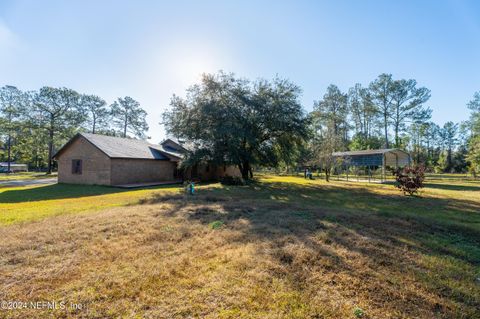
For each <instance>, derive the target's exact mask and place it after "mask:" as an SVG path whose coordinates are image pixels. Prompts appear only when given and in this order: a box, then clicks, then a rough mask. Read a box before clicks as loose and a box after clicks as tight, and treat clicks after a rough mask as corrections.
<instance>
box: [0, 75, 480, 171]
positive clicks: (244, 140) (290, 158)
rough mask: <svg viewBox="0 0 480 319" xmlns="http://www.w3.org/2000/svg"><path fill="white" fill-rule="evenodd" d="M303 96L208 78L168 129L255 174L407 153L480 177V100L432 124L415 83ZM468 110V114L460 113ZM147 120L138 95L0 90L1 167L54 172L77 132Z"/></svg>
mask: <svg viewBox="0 0 480 319" xmlns="http://www.w3.org/2000/svg"><path fill="white" fill-rule="evenodd" d="M300 96H301V88H300V87H298V86H297V85H295V84H293V83H291V82H290V81H288V80H285V79H280V78H275V79H273V80H271V81H269V80H257V81H251V80H248V79H243V78H238V77H236V76H235V75H234V74H227V73H224V72H220V73H218V74H204V75H203V76H202V79H201V81H200V82H199V83H197V84H195V85H193V86H192V87H190V88H189V90H188V91H187V95H186V96H185V97H184V98H182V97H179V96H177V95H174V96H173V97H172V99H171V103H170V109H169V110H167V111H166V112H165V113H164V117H163V122H162V124H164V125H165V128H166V130H167V133H168V134H170V135H172V136H174V137H177V138H180V139H183V140H185V141H188V142H189V143H190V144H191V145H192V147H193V149H194V151H193V152H192V153H191V154H190V156H189V157H188V158H186V160H185V161H184V164H185V165H188V164H189V163H190V164H191V163H195V162H199V161H209V162H216V163H218V164H234V165H237V166H238V167H239V168H240V170H241V171H242V174H243V177H244V178H248V177H249V176H250V177H251V175H252V168H253V167H260V166H266V167H299V166H303V165H315V166H318V167H321V168H322V169H324V170H327V171H328V170H330V169H331V165H333V164H332V162H331V161H332V158H331V154H332V152H335V151H345V150H363V149H378V148H402V149H405V150H407V151H409V152H410V154H411V155H412V158H413V160H414V162H415V163H418V164H424V165H425V166H426V168H427V169H428V170H430V171H436V172H467V171H470V172H471V173H472V174H478V173H480V92H477V93H475V94H474V95H473V99H472V100H471V101H470V102H469V103H468V105H467V107H468V108H469V109H470V110H471V116H470V118H469V120H467V121H465V122H462V123H453V122H446V123H445V124H444V125H442V126H440V125H438V124H436V123H434V122H432V121H431V114H432V109H431V108H430V107H429V106H428V105H427V104H428V101H429V99H430V90H428V89H427V88H425V87H423V86H421V85H419V84H418V83H417V82H416V81H415V80H413V79H394V78H393V77H392V75H390V74H381V75H379V76H378V77H377V78H376V79H374V80H373V81H372V82H371V83H369V84H368V85H367V86H365V87H364V86H362V85H360V84H355V85H354V86H353V87H352V88H350V89H349V90H347V91H346V92H342V91H341V90H340V89H339V88H338V87H337V86H335V85H330V86H329V87H328V88H327V91H326V93H325V94H324V95H323V97H321V98H320V99H319V100H318V101H315V102H314V105H313V110H312V112H306V111H305V109H304V107H303V106H302V103H301V102H300ZM459 107H462V106H459ZM145 117H146V112H145V111H144V110H143V109H142V108H141V107H140V105H139V103H138V102H137V101H135V100H133V99H132V98H130V97H125V98H119V99H117V100H116V101H114V102H113V103H111V104H110V105H109V104H108V103H107V102H105V101H104V100H103V99H101V98H100V97H98V96H94V95H86V94H79V93H77V92H75V91H73V90H71V89H67V88H51V87H43V88H41V89H40V90H38V91H34V92H22V91H20V90H18V89H17V88H15V87H12V86H5V87H3V88H1V89H0V135H1V142H0V161H9V159H10V160H11V161H12V162H13V161H15V162H19V163H28V164H29V165H30V167H31V168H32V169H44V168H48V170H49V171H51V168H52V159H51V157H52V154H53V153H54V152H55V150H57V149H58V148H59V147H60V146H61V145H63V144H64V143H65V142H66V141H67V140H68V139H69V138H71V137H72V136H73V135H74V134H75V133H77V132H78V131H85V132H92V133H99V134H106V135H115V136H127V135H130V136H131V137H136V138H145V132H146V131H147V130H148V125H147V123H146V121H145Z"/></svg>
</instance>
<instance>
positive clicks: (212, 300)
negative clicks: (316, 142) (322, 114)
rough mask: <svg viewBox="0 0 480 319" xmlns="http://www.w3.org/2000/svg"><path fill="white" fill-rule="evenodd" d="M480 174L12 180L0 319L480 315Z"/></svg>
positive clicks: (5, 214)
mask: <svg viewBox="0 0 480 319" xmlns="http://www.w3.org/2000/svg"><path fill="white" fill-rule="evenodd" d="M479 194H480V183H479V182H474V181H464V180H461V179H458V180H452V179H442V178H435V179H432V180H431V181H430V182H429V183H428V185H427V187H426V188H425V189H424V191H423V192H422V194H421V197H405V196H403V195H402V194H400V193H399V192H398V190H396V189H395V188H394V187H393V186H392V185H387V184H375V183H372V184H368V183H355V182H350V183H347V182H342V181H340V182H338V181H332V182H331V183H326V182H324V181H323V180H318V179H317V180H313V181H309V180H304V179H303V178H299V177H278V176H263V177H261V178H260V180H259V181H258V182H257V183H254V184H252V185H249V186H242V187H236V186H221V185H219V184H211V185H204V186H201V187H200V188H199V189H198V194H197V195H195V196H186V195H183V194H181V193H180V192H179V189H178V188H175V187H163V188H151V189H143V190H128V191H126V190H119V189H116V188H108V187H91V186H88V187H85V186H74V185H69V186H66V185H61V186H58V185H50V186H41V187H30V188H7V189H0V224H3V226H0V236H1V238H2V241H1V242H0V300H19V301H52V300H55V301H58V302H60V301H65V302H67V303H70V302H73V303H76V304H81V305H82V306H83V309H81V310H78V309H77V310H76V309H73V308H68V307H67V310H63V309H57V310H50V311H49V310H32V309H21V310H1V309H0V317H6V318H7V317H8V318H25V317H28V318H41V317H60V318H63V317H84V318H118V317H125V318H132V317H133V318H135V317H138V318H144V317H147V318H204V317H207V318H239V317H241V318H429V319H430V318H480V312H479V310H478V309H480V195H479Z"/></svg>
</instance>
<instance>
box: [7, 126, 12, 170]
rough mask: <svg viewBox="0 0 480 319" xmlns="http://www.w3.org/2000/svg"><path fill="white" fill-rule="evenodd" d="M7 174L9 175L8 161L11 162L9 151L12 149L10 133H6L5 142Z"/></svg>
mask: <svg viewBox="0 0 480 319" xmlns="http://www.w3.org/2000/svg"><path fill="white" fill-rule="evenodd" d="M7 148H8V150H7V154H8V155H7V174H10V161H11V160H12V157H11V149H12V135H11V134H10V132H9V133H8V140H7Z"/></svg>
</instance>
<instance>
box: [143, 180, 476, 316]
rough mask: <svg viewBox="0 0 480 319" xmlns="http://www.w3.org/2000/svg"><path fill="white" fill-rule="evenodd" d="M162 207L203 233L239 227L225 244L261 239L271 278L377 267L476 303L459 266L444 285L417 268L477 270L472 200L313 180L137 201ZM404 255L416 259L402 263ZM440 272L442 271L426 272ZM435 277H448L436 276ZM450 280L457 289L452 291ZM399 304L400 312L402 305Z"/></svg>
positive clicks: (419, 298) (299, 279)
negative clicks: (274, 264)
mask: <svg viewBox="0 0 480 319" xmlns="http://www.w3.org/2000/svg"><path fill="white" fill-rule="evenodd" d="M161 202H169V203H171V204H172V206H171V208H170V209H169V210H168V211H167V212H163V213H165V214H167V215H168V214H170V215H172V216H181V217H184V218H186V219H187V220H188V221H191V222H193V221H195V222H199V223H201V224H203V225H205V226H207V227H208V226H209V225H212V223H215V222H217V221H218V222H220V223H221V224H222V225H224V227H227V228H229V227H230V228H231V229H234V230H237V231H236V232H235V234H236V235H235V236H232V237H231V238H230V237H229V238H230V240H231V241H232V242H235V241H237V242H241V243H252V242H255V243H258V242H266V243H268V245H269V246H270V247H271V248H270V249H268V250H267V251H268V252H269V254H271V255H272V256H273V257H274V258H277V260H278V261H279V262H280V263H281V264H282V265H283V266H284V267H286V268H285V269H286V271H285V272H280V273H279V274H278V275H279V276H287V277H292V278H293V282H295V283H296V284H298V285H299V286H302V285H305V284H306V283H307V282H309V280H311V277H312V276H314V275H313V274H310V269H326V270H328V271H329V272H331V273H344V274H345V273H348V274H349V275H351V276H353V277H354V278H360V277H362V276H364V275H365V269H370V270H372V271H373V272H375V271H376V270H377V269H378V270H381V271H382V272H387V273H391V274H394V275H396V276H399V278H400V279H396V280H402V279H401V278H403V277H402V276H403V275H402V273H403V272H404V271H405V270H407V269H408V270H409V273H410V274H411V273H414V274H415V276H416V277H417V280H419V281H422V282H423V283H424V285H425V286H426V287H428V289H429V290H430V291H431V292H433V293H436V291H440V293H439V297H440V298H445V300H446V301H449V302H454V303H456V304H457V305H459V306H460V307H466V308H465V309H467V308H468V309H467V311H468V313H474V312H473V311H474V309H477V307H480V296H479V295H478V293H476V292H475V291H474V290H472V285H476V284H475V283H474V281H473V280H474V275H472V274H470V273H469V272H468V271H466V270H464V269H463V270H461V271H460V270H455V271H458V272H457V273H454V274H453V275H451V276H453V277H452V278H451V279H448V278H449V277H448V276H447V275H444V274H442V275H439V274H438V273H436V272H435V271H434V270H433V271H432V269H430V268H425V267H426V266H425V264H424V263H423V259H422V258H429V256H431V257H433V258H438V260H440V261H441V262H445V261H449V260H453V261H452V265H457V264H462V265H465V267H466V269H476V268H478V266H479V265H480V229H479V226H480V214H479V212H480V202H476V201H469V200H461V199H444V198H428V197H425V198H421V197H407V196H404V195H402V194H400V193H399V194H398V195H395V194H389V195H384V194H378V193H375V192H374V191H372V189H370V188H368V187H356V188H353V187H350V186H348V185H345V186H342V185H339V184H335V185H325V184H314V183H312V184H306V185H296V184H291V183H263V184H262V183H257V184H254V185H248V186H228V187H224V188H222V189H208V190H200V191H199V193H198V194H197V195H195V196H191V197H189V196H183V195H174V196H172V195H158V194H157V195H155V197H152V198H150V199H147V200H145V201H144V202H143V203H144V204H154V203H161ZM472 212H473V213H472ZM238 225H248V226H244V227H240V226H238ZM338 247H342V249H343V250H344V251H349V252H350V253H351V254H353V255H357V254H359V255H361V256H362V257H364V258H365V259H367V260H368V262H367V264H366V265H365V264H363V265H361V266H359V268H357V267H352V266H351V265H352V263H355V261H352V260H351V259H350V261H348V262H347V261H346V259H349V257H345V256H339V255H338V253H337V251H338ZM342 249H341V250H342ZM406 251H408V252H409V253H414V256H422V258H420V259H417V257H409V258H408V257H407V256H408V254H407V255H405V253H406ZM351 258H354V257H351ZM444 266H445V267H447V266H446V265H443V264H442V265H440V264H438V265H435V266H434V267H438V269H440V268H443V267H444ZM448 267H454V266H448ZM434 269H437V268H434ZM275 271H277V270H275ZM438 276H446V277H445V278H446V279H445V280H443V279H442V280H438ZM390 279H391V278H390V275H389V276H387V277H386V278H384V279H383V280H385V281H386V282H383V283H381V284H378V285H377V286H375V288H372V289H375V290H378V293H379V295H392V294H393V295H395V294H396V293H397V292H396V291H398V288H395V289H394V290H395V291H392V290H390V289H389V287H390V286H391V285H389V284H388V280H390ZM452 280H453V281H452ZM458 280H461V282H462V283H461V284H460V285H456V284H455V285H451V283H452V282H455V281H458ZM364 284H365V285H369V284H370V283H369V282H365V283H364ZM372 285H373V284H372ZM408 293H409V294H411V295H412V297H409V298H415V299H416V301H415V303H417V302H418V304H423V303H424V304H425V305H427V304H428V303H429V302H430V301H428V300H427V299H428V298H427V299H425V298H424V295H423V294H421V293H419V292H418V291H416V290H412V291H409V292H408ZM402 294H403V293H402ZM379 298H383V297H379ZM392 299H401V298H400V297H399V296H396V297H392ZM403 306H404V307H407V308H408V307H409V301H406V302H405V304H404V305H403ZM430 306H431V309H436V310H435V311H438V312H440V313H442V312H443V313H449V315H452V313H451V312H449V310H448V309H446V308H445V309H443V308H441V307H440V308H438V307H439V306H438V304H431V305H430ZM430 306H429V307H430ZM437 308H438V309H437ZM411 315H412V316H413V317H415V316H416V315H418V314H411ZM449 315H447V317H448V316H449Z"/></svg>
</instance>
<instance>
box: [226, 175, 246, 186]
mask: <svg viewBox="0 0 480 319" xmlns="http://www.w3.org/2000/svg"><path fill="white" fill-rule="evenodd" d="M220 183H222V184H223V185H245V184H246V183H245V180H244V179H243V178H241V177H237V176H224V177H223V178H222V179H221V180H220Z"/></svg>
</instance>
